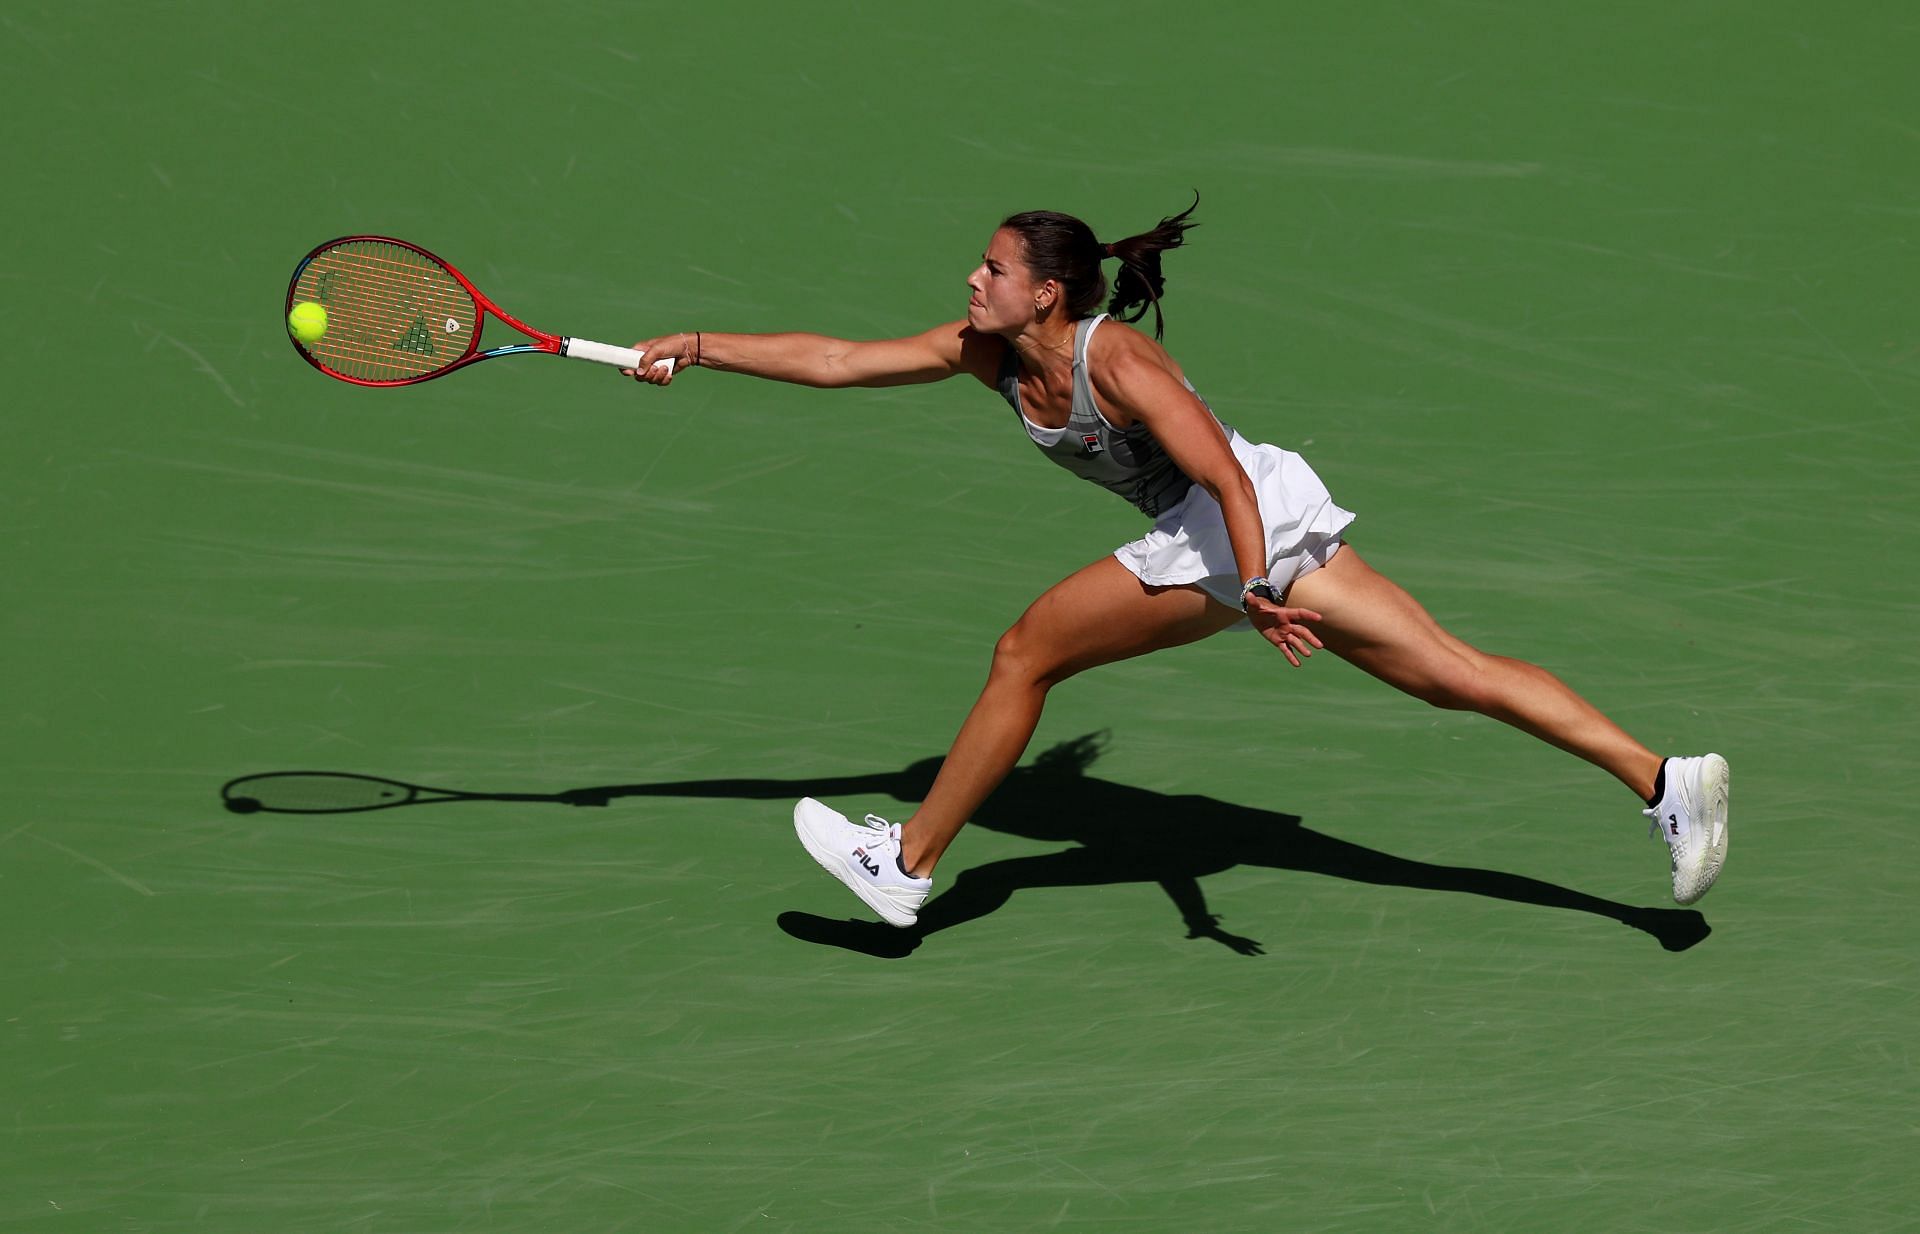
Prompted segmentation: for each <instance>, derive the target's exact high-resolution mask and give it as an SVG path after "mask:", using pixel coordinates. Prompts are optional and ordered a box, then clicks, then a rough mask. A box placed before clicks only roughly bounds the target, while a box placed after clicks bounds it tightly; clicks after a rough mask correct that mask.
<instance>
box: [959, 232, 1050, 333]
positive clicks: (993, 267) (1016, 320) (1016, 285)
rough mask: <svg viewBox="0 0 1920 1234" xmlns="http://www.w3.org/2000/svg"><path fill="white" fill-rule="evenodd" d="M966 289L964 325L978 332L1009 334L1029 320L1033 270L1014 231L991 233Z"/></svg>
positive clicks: (1032, 306)
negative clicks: (991, 237)
mask: <svg viewBox="0 0 1920 1234" xmlns="http://www.w3.org/2000/svg"><path fill="white" fill-rule="evenodd" d="M967 290H968V291H970V292H972V293H973V294H972V296H971V297H970V298H969V299H968V300H967V324H968V325H970V326H972V327H973V328H974V329H976V330H978V331H980V332H981V333H982V334H1010V333H1012V332H1014V331H1016V330H1019V329H1020V328H1021V327H1023V326H1025V325H1027V324H1028V323H1029V322H1031V321H1032V320H1033V317H1034V292H1035V287H1034V282H1033V272H1032V271H1031V270H1029V269H1027V260H1026V248H1025V246H1024V245H1022V244H1021V242H1020V237H1019V236H1018V235H1017V234H1016V233H1014V232H1011V231H1005V230H1001V231H996V232H994V233H993V239H992V240H990V241H988V243H987V251H986V253H985V254H984V255H983V256H982V257H981V259H980V264H979V265H978V266H976V267H975V268H974V271H973V273H972V274H970V275H968V276H967Z"/></svg>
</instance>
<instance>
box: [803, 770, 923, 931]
mask: <svg viewBox="0 0 1920 1234" xmlns="http://www.w3.org/2000/svg"><path fill="white" fill-rule="evenodd" d="M793 829H794V830H795V831H796V832H798V833H799V835H800V843H802V844H804V845H806V849H807V852H808V853H809V854H810V855H811V856H812V857H813V859H814V860H815V861H817V862H819V863H820V868H821V869H823V870H825V871H826V872H827V873H829V874H831V875H833V876H834V877H835V878H837V879H839V880H840V881H841V882H843V883H845V884H846V885H847V886H848V887H850V888H852V889H853V894H855V895H857V896H859V897H860V898H861V899H862V900H865V901H866V902H867V907H869V908H871V909H873V911H874V912H876V913H879V914H880V915H881V916H882V917H883V918H885V919H886V922H887V924H888V925H896V926H910V925H912V924H913V923H914V922H915V921H917V920H919V916H920V906H921V905H922V904H924V903H926V900H927V893H928V892H930V891H932V890H933V880H932V879H930V878H914V877H913V876H912V875H910V874H908V873H907V872H906V870H904V869H903V868H901V865H900V824H898V823H889V822H887V820H886V819H884V818H880V817H879V816H877V815H873V814H869V815H867V822H866V826H864V827H863V826H861V825H860V824H858V823H854V822H849V821H848V819H847V816H846V815H844V814H842V813H840V811H838V810H832V809H828V808H827V807H826V806H824V805H821V804H820V803H819V802H817V801H815V800H814V799H813V798H811V797H803V798H801V799H800V804H798V805H796V806H794V807H793Z"/></svg>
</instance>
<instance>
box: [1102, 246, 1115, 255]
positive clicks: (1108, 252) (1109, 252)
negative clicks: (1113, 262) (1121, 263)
mask: <svg viewBox="0 0 1920 1234" xmlns="http://www.w3.org/2000/svg"><path fill="white" fill-rule="evenodd" d="M1100 251H1101V252H1102V253H1105V254H1106V255H1107V256H1109V257H1111V256H1113V246H1112V245H1111V244H1103V245H1101V246H1100Z"/></svg>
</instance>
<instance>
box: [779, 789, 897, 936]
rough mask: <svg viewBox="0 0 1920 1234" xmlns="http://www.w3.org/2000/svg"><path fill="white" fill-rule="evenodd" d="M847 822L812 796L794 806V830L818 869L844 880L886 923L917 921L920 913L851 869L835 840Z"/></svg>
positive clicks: (895, 924) (848, 858) (849, 888)
mask: <svg viewBox="0 0 1920 1234" xmlns="http://www.w3.org/2000/svg"><path fill="white" fill-rule="evenodd" d="M847 825H848V824H847V820H846V819H845V818H844V817H843V816H841V815H840V814H839V813H837V812H836V811H834V810H831V809H829V808H828V807H826V806H824V805H822V804H820V803H819V802H817V801H815V800H814V799H813V798H811V797H808V798H805V799H804V800H802V801H801V802H800V803H799V804H798V805H796V806H794V807H793V830H794V833H795V834H796V835H798V836H799V837H800V846H801V847H802V848H804V849H806V850H807V856H809V857H811V858H813V859H814V861H816V862H818V863H819V865H820V868H821V869H823V870H825V871H826V872H827V873H829V874H831V875H833V876H834V877H835V878H837V879H839V880H840V881H841V882H842V883H844V884H846V887H847V890H849V891H851V892H853V894H855V895H857V896H859V897H860V899H861V902H862V903H864V904H865V905H866V906H867V907H868V908H870V909H872V910H873V911H874V912H876V913H879V914H880V917H881V920H883V921H885V922H886V923H887V924H888V925H890V926H901V927H905V926H910V925H912V924H913V923H914V922H916V921H918V920H919V919H920V915H919V913H917V912H912V911H908V910H906V909H903V908H901V907H900V905H898V904H896V903H894V902H893V900H892V899H890V898H889V897H888V896H887V894H886V893H885V892H883V891H881V890H880V889H879V888H877V887H875V886H873V884H871V883H869V882H867V881H866V880H865V879H863V878H861V877H860V876H859V875H857V874H855V873H854V872H853V862H852V860H851V858H850V857H849V856H848V855H847V854H845V853H842V852H841V851H840V849H839V847H838V845H837V843H836V841H838V840H839V839H840V836H839V835H838V834H837V833H838V831H839V829H840V828H842V827H845V826H847Z"/></svg>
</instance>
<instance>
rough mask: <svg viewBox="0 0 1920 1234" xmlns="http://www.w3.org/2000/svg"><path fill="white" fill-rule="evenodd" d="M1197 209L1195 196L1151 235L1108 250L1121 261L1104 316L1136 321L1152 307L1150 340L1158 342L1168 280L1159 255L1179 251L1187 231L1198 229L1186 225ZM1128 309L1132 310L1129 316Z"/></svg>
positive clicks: (1197, 196)
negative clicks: (1106, 314) (1161, 266)
mask: <svg viewBox="0 0 1920 1234" xmlns="http://www.w3.org/2000/svg"><path fill="white" fill-rule="evenodd" d="M1199 208H1200V194H1198V193H1195V194H1194V195H1193V204H1192V205H1191V206H1188V207H1187V208H1186V209H1185V210H1182V211H1181V212H1180V213H1178V214H1176V215H1174V216H1173V217H1172V218H1165V219H1161V220H1160V225H1159V226H1158V227H1155V228H1154V229H1153V230H1152V231H1143V232H1141V233H1140V234H1139V235H1137V236H1128V237H1127V238H1126V239H1124V240H1118V241H1115V242H1114V243H1113V244H1110V245H1108V246H1107V251H1109V252H1111V253H1112V254H1113V255H1114V256H1115V257H1118V258H1119V259H1120V274H1119V276H1118V277H1117V278H1115V279H1114V281H1113V299H1112V300H1111V301H1109V302H1108V303H1107V312H1109V313H1112V314H1113V315H1114V317H1115V318H1117V319H1118V320H1120V321H1139V320H1140V319H1141V318H1142V317H1145V316H1146V315H1147V306H1148V305H1152V306H1153V337H1155V338H1159V337H1160V336H1161V334H1163V333H1164V332H1165V330H1166V321H1165V319H1163V318H1162V317H1161V316H1160V296H1161V294H1162V293H1164V292H1165V291H1166V290H1167V280H1166V278H1165V276H1163V275H1162V274H1161V273H1160V254H1161V253H1164V252H1165V251H1167V250H1168V249H1177V248H1179V247H1180V245H1181V244H1182V243H1184V237H1185V235H1186V232H1187V229H1188V228H1190V227H1198V226H1199V224H1198V223H1189V222H1187V216H1189V215H1191V214H1192V213H1193V212H1194V211H1195V210H1197V209H1199ZM1129 309H1131V310H1133V312H1132V315H1131V316H1129V315H1128V312H1127V310H1129Z"/></svg>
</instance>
